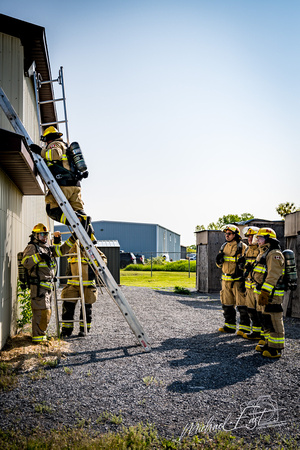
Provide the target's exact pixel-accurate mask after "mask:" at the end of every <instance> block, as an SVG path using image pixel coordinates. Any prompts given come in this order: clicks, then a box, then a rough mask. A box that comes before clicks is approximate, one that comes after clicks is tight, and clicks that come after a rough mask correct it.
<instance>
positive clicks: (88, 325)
mask: <svg viewBox="0 0 300 450" xmlns="http://www.w3.org/2000/svg"><path fill="white" fill-rule="evenodd" d="M79 326H80V327H81V328H84V324H83V322H79ZM86 327H87V328H91V324H90V323H87V324H86Z"/></svg>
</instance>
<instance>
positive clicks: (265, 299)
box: [258, 291, 270, 306]
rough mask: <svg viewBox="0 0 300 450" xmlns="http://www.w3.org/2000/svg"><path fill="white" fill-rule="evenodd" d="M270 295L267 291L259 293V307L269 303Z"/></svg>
mask: <svg viewBox="0 0 300 450" xmlns="http://www.w3.org/2000/svg"><path fill="white" fill-rule="evenodd" d="M269 297H270V294H269V292H267V291H261V292H260V294H259V297H258V304H259V305H260V306H265V305H267V304H268V303H269Z"/></svg>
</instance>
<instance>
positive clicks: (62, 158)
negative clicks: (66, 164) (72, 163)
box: [60, 154, 68, 161]
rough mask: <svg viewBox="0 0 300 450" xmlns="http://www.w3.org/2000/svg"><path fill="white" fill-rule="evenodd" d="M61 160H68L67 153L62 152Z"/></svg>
mask: <svg viewBox="0 0 300 450" xmlns="http://www.w3.org/2000/svg"><path fill="white" fill-rule="evenodd" d="M60 160H61V161H68V157H67V155H65V154H63V155H62V157H61V158H60Z"/></svg>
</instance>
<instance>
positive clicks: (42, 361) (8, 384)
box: [0, 325, 70, 390]
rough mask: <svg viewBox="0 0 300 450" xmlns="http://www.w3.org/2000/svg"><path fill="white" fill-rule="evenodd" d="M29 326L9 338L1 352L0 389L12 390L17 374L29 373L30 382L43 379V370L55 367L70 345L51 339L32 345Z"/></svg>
mask: <svg viewBox="0 0 300 450" xmlns="http://www.w3.org/2000/svg"><path fill="white" fill-rule="evenodd" d="M29 329H30V325H28V326H27V327H26V326H25V327H24V328H23V330H22V331H21V332H20V333H18V334H17V335H16V336H14V337H12V338H9V339H8V340H7V342H6V344H5V346H4V348H3V350H2V351H1V357H0V389H4V390H5V389H9V388H13V387H14V385H15V384H16V382H17V377H16V375H17V374H20V373H22V372H30V376H31V379H32V380H35V379H40V378H44V377H45V371H44V369H45V368H53V367H56V366H57V364H58V362H59V360H60V359H61V358H62V357H63V355H64V354H65V353H68V351H69V347H70V345H69V344H68V343H67V342H65V341H63V340H60V339H54V338H51V339H50V340H49V341H47V342H45V343H44V342H42V343H40V344H33V343H32V338H31V334H30V333H29V331H28V330H29Z"/></svg>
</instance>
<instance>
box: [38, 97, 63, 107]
mask: <svg viewBox="0 0 300 450" xmlns="http://www.w3.org/2000/svg"><path fill="white" fill-rule="evenodd" d="M63 100H65V99H64V98H54V99H53V100H43V101H42V102H39V104H40V105H46V104H47V103H55V102H61V101H63Z"/></svg>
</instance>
